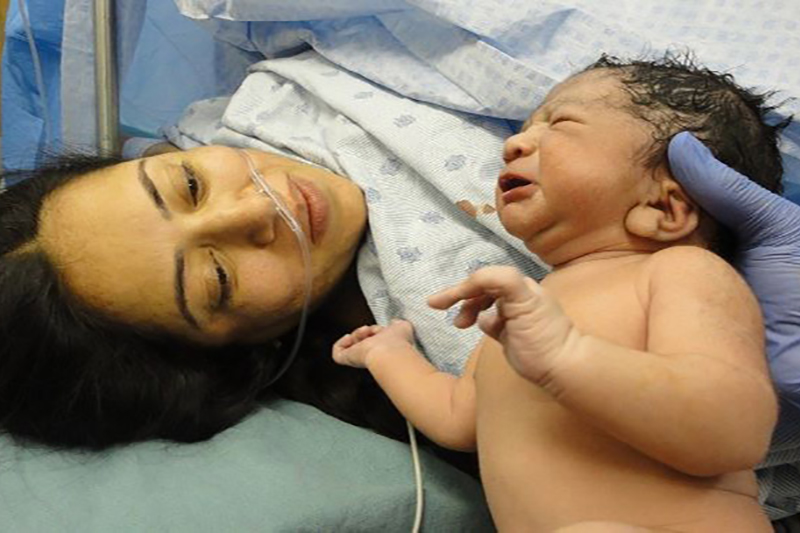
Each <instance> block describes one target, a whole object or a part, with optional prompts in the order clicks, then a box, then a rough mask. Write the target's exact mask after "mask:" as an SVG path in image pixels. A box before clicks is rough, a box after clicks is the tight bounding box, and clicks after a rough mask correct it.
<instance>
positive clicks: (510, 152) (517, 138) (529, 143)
mask: <svg viewBox="0 0 800 533" xmlns="http://www.w3.org/2000/svg"><path fill="white" fill-rule="evenodd" d="M534 151H536V143H535V142H534V140H533V138H532V137H531V136H530V135H525V134H523V133H518V134H516V135H512V136H511V137H509V138H508V139H506V142H505V143H504V144H503V160H504V161H505V162H506V163H510V162H511V161H514V160H515V159H519V158H520V157H526V156H529V155H531V154H532V153H533V152H534Z"/></svg>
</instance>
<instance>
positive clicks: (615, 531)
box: [553, 522, 655, 533]
mask: <svg viewBox="0 0 800 533" xmlns="http://www.w3.org/2000/svg"><path fill="white" fill-rule="evenodd" d="M553 533H655V530H654V529H649V528H646V527H639V526H631V525H629V524H623V523H621V522H581V523H579V524H572V525H571V526H567V527H562V528H558V529H557V530H555V531H553Z"/></svg>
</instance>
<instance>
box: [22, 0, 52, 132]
mask: <svg viewBox="0 0 800 533" xmlns="http://www.w3.org/2000/svg"><path fill="white" fill-rule="evenodd" d="M17 8H18V9H19V14H20V16H21V17H22V24H23V25H24V26H25V35H26V36H27V38H28V46H30V49H31V58H32V59H33V70H34V76H36V88H37V89H38V91H39V100H40V104H41V106H42V121H43V123H44V139H45V144H46V145H49V144H50V142H51V141H52V139H53V137H52V131H51V127H52V123H51V122H50V110H49V109H48V107H47V92H46V91H45V86H44V74H43V73H42V63H41V61H40V60H39V50H38V49H37V48H36V41H35V40H34V38H33V28H32V27H31V20H30V18H28V6H27V4H26V3H25V0H17Z"/></svg>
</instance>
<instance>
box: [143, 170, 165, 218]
mask: <svg viewBox="0 0 800 533" xmlns="http://www.w3.org/2000/svg"><path fill="white" fill-rule="evenodd" d="M145 163H147V160H146V159H142V160H141V161H139V183H141V184H142V187H144V190H145V192H146V193H147V195H148V196H149V197H150V199H151V200H153V204H155V206H156V208H157V209H158V212H159V213H161V216H162V217H164V218H165V219H166V220H169V219H171V218H172V212H171V211H170V210H169V208H168V207H167V204H165V203H164V199H163V198H162V197H161V194H160V193H159V192H158V189H157V188H156V184H155V183H153V180H151V179H150V176H148V174H147V169H146V168H145Z"/></svg>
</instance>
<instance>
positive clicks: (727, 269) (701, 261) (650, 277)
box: [642, 246, 750, 294]
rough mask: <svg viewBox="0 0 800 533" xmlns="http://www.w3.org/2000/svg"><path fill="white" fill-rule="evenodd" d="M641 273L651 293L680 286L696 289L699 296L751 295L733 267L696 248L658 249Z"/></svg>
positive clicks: (714, 255) (674, 247)
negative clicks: (710, 294) (720, 293)
mask: <svg viewBox="0 0 800 533" xmlns="http://www.w3.org/2000/svg"><path fill="white" fill-rule="evenodd" d="M642 274H643V277H644V278H645V280H646V282H647V284H648V286H649V288H650V289H651V290H653V289H657V288H669V287H674V286H681V287H695V288H697V290H696V292H697V293H698V294H700V293H710V292H717V291H734V292H741V293H749V292H750V289H749V288H748V286H747V284H746V283H745V281H744V279H743V278H742V277H741V276H740V275H739V273H738V272H737V271H736V269H734V268H733V266H731V265H730V264H729V263H728V262H726V261H725V260H724V259H722V258H721V257H719V256H718V255H717V254H715V253H713V252H711V251H709V250H706V249H703V248H700V247H698V246H673V247H670V248H665V249H664V250H660V251H658V252H656V253H654V254H652V255H651V256H650V257H649V258H648V260H647V262H646V263H645V264H644V265H643V268H642Z"/></svg>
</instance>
